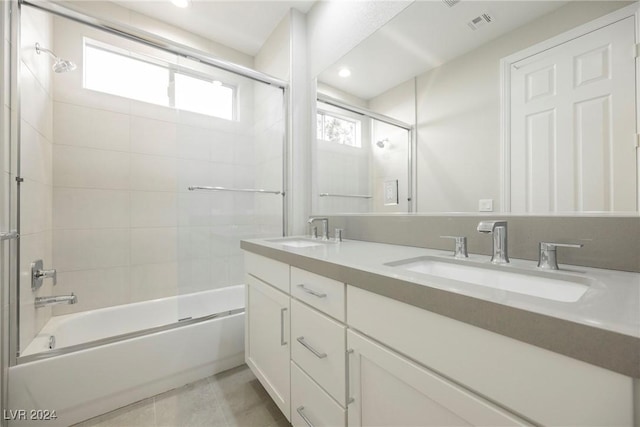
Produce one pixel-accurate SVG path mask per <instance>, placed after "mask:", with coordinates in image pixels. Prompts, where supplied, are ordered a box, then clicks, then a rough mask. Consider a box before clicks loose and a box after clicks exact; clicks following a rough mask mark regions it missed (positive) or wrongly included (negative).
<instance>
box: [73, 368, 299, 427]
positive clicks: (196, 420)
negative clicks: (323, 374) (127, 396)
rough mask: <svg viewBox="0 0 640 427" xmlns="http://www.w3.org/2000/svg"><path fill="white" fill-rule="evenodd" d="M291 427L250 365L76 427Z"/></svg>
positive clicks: (101, 416)
mask: <svg viewBox="0 0 640 427" xmlns="http://www.w3.org/2000/svg"><path fill="white" fill-rule="evenodd" d="M218 426H220V427H236V426H237V427H245V426H246V427H251V426H256V427H258V426H259V427H288V426H289V423H288V422H287V419H286V418H285V417H284V415H283V414H282V412H280V410H279V409H278V407H277V406H276V404H275V403H273V401H272V400H271V398H270V397H269V395H268V394H267V392H266V391H265V390H264V388H263V387H262V385H261V384H260V382H259V381H258V380H257V379H256V377H255V376H254V375H253V373H252V372H251V370H250V369H249V368H248V367H247V365H242V366H240V367H238V368H234V369H231V370H229V371H226V372H222V373H220V374H217V375H214V376H212V377H208V378H205V379H203V380H200V381H198V382H195V383H193V384H187V385H186V386H184V387H181V388H177V389H175V390H171V391H168V392H166V393H162V394H159V395H157V396H154V397H150V398H149V399H145V400H142V401H140V402H137V403H134V404H132V405H129V406H125V407H124V408H120V409H117V410H115V411H113V412H109V413H107V414H104V415H100V416H99V417H96V418H92V419H90V420H87V421H84V422H82V423H80V424H76V425H75V426H74V427H218Z"/></svg>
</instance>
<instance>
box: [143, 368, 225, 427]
mask: <svg viewBox="0 0 640 427" xmlns="http://www.w3.org/2000/svg"><path fill="white" fill-rule="evenodd" d="M154 400H155V404H156V426H157V427H209V426H222V427H224V426H226V421H225V418H224V414H223V412H222V409H221V408H220V406H219V405H218V402H217V399H216V396H215V392H214V390H213V387H212V386H211V384H210V383H209V380H208V379H207V378H205V379H204V380H201V381H198V382H196V383H193V384H189V385H186V386H184V387H181V388H178V389H175V390H171V391H169V392H167V393H163V394H160V395H158V396H156V397H155V398H154Z"/></svg>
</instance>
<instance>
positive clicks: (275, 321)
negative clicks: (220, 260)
mask: <svg viewBox="0 0 640 427" xmlns="http://www.w3.org/2000/svg"><path fill="white" fill-rule="evenodd" d="M250 258H253V257H247V258H245V260H246V261H247V262H246V270H247V273H248V274H246V275H245V283H246V286H247V288H246V313H247V315H246V321H245V361H246V362H247V365H248V366H249V367H250V368H251V370H252V371H253V373H254V374H255V375H256V377H257V378H258V379H259V380H260V382H261V383H262V385H263V386H264V388H265V389H266V390H267V392H268V393H269V395H270V396H271V398H272V399H273V401H274V402H275V403H276V404H277V405H278V407H279V408H280V410H281V411H282V413H283V414H284V415H285V416H286V417H287V419H288V420H290V419H291V414H290V406H291V405H290V387H289V384H290V369H289V358H290V356H289V355H290V350H291V349H290V342H289V331H290V322H289V319H290V301H289V295H288V294H286V293H284V292H281V291H280V290H278V289H276V288H275V287H274V286H271V285H269V284H267V283H265V282H264V281H263V280H260V279H259V278H258V277H264V276H266V277H269V279H270V280H271V281H272V283H273V282H276V283H279V284H280V286H279V287H284V283H285V282H286V284H287V287H288V283H289V276H288V266H287V265H286V264H284V265H285V266H286V267H287V268H286V274H284V275H283V274H281V273H282V265H283V264H281V263H278V262H277V261H272V263H269V262H266V261H265V260H266V259H261V260H260V263H259V264H260V266H261V268H267V269H268V272H266V274H265V273H264V272H265V271H266V270H263V271H262V272H260V271H257V270H256V269H255V268H253V267H254V266H253V264H252V262H251V261H250ZM274 271H280V274H279V275H278V274H277V273H276V274H275V275H274V274H273V272H274Z"/></svg>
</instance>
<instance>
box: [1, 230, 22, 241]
mask: <svg viewBox="0 0 640 427" xmlns="http://www.w3.org/2000/svg"><path fill="white" fill-rule="evenodd" d="M18 237H20V235H19V234H18V232H17V231H15V230H14V231H9V232H7V233H0V242H4V241H5V240H13V239H17V238H18Z"/></svg>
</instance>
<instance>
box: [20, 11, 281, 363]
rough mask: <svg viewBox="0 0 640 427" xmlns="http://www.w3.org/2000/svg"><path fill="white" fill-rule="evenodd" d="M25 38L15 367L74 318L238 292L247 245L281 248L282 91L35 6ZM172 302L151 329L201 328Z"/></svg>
mask: <svg viewBox="0 0 640 427" xmlns="http://www.w3.org/2000/svg"><path fill="white" fill-rule="evenodd" d="M21 27H22V29H21V46H22V48H21V52H20V56H21V63H20V68H19V69H20V76H19V77H20V90H21V109H20V113H21V119H20V125H21V126H20V128H21V133H20V144H21V147H22V155H21V159H20V169H21V172H20V175H21V176H22V177H23V178H24V182H22V183H21V185H20V195H21V200H22V203H21V206H20V220H21V230H20V232H21V235H22V237H21V250H20V289H19V296H20V303H19V348H18V351H19V353H20V355H21V356H28V355H33V354H37V353H42V352H47V351H49V348H50V347H55V346H56V344H55V337H54V338H53V339H52V338H51V336H50V334H49V333H48V332H47V331H48V330H49V329H48V328H47V324H50V323H52V322H54V323H55V322H57V323H60V322H62V321H63V320H64V317H62V316H65V315H67V314H73V313H78V312H86V311H89V310H97V309H102V308H106V307H112V306H117V305H122V304H132V303H136V302H141V301H148V300H155V299H160V298H165V297H173V296H177V295H181V294H187V293H194V292H201V291H206V290H210V289H214V288H220V287H225V286H231V285H237V284H241V283H243V275H242V271H243V266H242V256H241V251H240V244H239V242H240V240H241V239H243V238H248V237H261V236H282V234H283V205H284V203H283V188H282V187H283V165H284V162H283V157H284V156H283V147H284V139H285V136H286V135H285V129H286V126H285V115H284V93H283V90H282V89H281V88H278V87H276V86H270V85H267V84H264V83H261V82H258V81H255V80H252V79H249V78H246V77H243V76H240V75H237V74H234V73H231V72H228V71H223V70H220V69H217V68H214V67H212V66H209V65H205V64H203V63H200V62H197V61H194V60H190V59H185V58H184V57H182V56H179V55H175V54H172V53H168V52H167V51H161V50H157V49H154V48H151V47H149V46H146V45H142V44H138V43H136V42H133V41H131V40H127V39H124V38H121V37H119V36H116V35H113V34H110V33H106V32H103V31H101V30H98V29H96V28H92V27H88V26H85V25H83V24H80V23H77V22H74V21H71V20H67V19H65V18H63V17H59V16H53V15H51V14H48V13H47V12H43V11H40V10H37V9H34V8H30V7H27V6H24V7H22V13H21ZM36 42H38V43H39V44H40V45H41V46H43V47H46V48H51V49H52V51H54V52H55V55H56V56H58V57H60V58H64V59H65V60H70V61H73V62H74V63H75V64H76V65H77V69H76V70H75V71H70V72H65V73H58V72H54V71H53V70H52V68H51V66H52V63H53V58H50V57H47V56H45V55H38V54H37V52H36V50H35V44H36ZM87 53H89V55H90V57H87V56H86V55H87ZM96 53H98V54H99V55H98V56H99V57H100V61H102V62H101V64H103V65H102V67H104V68H101V67H98V66H96V64H98V63H97V62H95V58H96ZM91 55H93V56H91ZM87 59H91V60H93V62H91V63H90V64H87ZM109 60H113V61H114V62H113V63H111V64H110V63H109ZM119 67H120V68H119ZM126 67H129V68H126ZM149 67H151V68H153V70H154V73H153V79H151V78H149V79H146V78H145V76H146V74H145V73H144V72H136V71H135V70H139V69H147V68H149ZM123 68H124V69H126V70H129V71H128V72H126V73H122V70H123ZM105 71H107V72H105ZM123 78H126V79H127V80H126V82H125V83H126V85H123V82H122V80H121V79H123ZM125 86H128V87H132V88H138V89H140V88H144V90H145V96H146V97H141V96H139V95H140V93H139V91H137V92H136V91H134V90H131V91H126V90H122V88H123V87H125ZM113 88H115V89H113ZM149 93H152V95H149ZM216 94H218V95H219V96H220V97H221V98H220V100H219V102H218V101H216V100H215V99H213V98H212V97H215V96H216ZM147 95H148V96H147ZM141 99H142V100H141ZM190 187H209V189H193V188H192V189H190ZM256 189H265V190H271V191H273V193H264V192H255V191H253V190H256ZM239 190H251V191H239ZM36 260H42V268H41V269H40V270H41V272H42V274H43V275H44V277H43V280H42V286H41V287H39V288H38V289H35V290H32V280H31V278H32V276H33V272H32V262H34V261H36ZM36 270H37V269H36ZM48 270H55V276H56V278H55V280H54V278H53V276H54V273H53V272H52V271H50V272H49V273H48V274H47V273H46V272H47V271H48ZM71 294H73V295H74V296H75V300H77V302H76V303H73V301H74V298H72V297H71ZM51 295H56V296H68V298H67V299H65V300H64V302H65V303H62V304H56V305H45V306H42V307H38V308H36V299H37V298H39V297H45V296H51ZM175 301H176V302H175V303H174V307H175V310H172V311H173V312H174V313H173V317H172V318H171V319H169V320H167V319H157V320H156V319H148V322H147V323H148V325H147V326H148V327H149V328H153V327H158V326H163V324H166V323H167V322H168V323H172V322H178V320H185V319H186V320H191V318H192V314H191V313H189V312H186V311H185V310H183V309H182V308H181V307H180V302H179V301H180V299H176V300H175ZM208 314H213V313H208ZM131 332H135V331H129V330H127V329H126V325H123V327H122V328H121V330H118V332H116V333H115V334H116V335H118V334H126V333H131ZM113 334H114V332H110V333H105V332H102V331H91V333H90V334H88V335H87V336H88V337H89V338H83V339H82V340H81V341H87V340H88V341H94V340H100V339H104V338H109V337H111V336H112V335H113ZM76 344H81V342H74V343H71V344H70V345H76Z"/></svg>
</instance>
